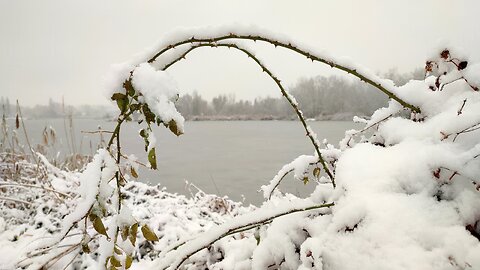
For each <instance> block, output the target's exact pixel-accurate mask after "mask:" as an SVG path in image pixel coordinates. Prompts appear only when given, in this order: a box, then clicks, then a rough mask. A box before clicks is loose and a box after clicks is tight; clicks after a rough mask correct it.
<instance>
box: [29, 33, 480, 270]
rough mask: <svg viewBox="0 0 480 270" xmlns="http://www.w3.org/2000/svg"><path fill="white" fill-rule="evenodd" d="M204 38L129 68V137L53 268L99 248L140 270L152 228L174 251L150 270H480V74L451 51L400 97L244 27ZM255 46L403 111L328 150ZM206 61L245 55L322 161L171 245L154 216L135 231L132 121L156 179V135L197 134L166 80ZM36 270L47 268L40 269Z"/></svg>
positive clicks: (94, 169) (165, 48)
mask: <svg viewBox="0 0 480 270" xmlns="http://www.w3.org/2000/svg"><path fill="white" fill-rule="evenodd" d="M194 33H195V35H193V36H192V34H191V32H188V33H187V32H185V33H176V34H175V35H174V36H172V37H167V38H165V39H163V40H162V42H161V43H160V44H158V45H157V46H155V47H154V48H152V49H151V50H148V51H146V52H145V53H144V54H142V55H139V56H138V57H137V59H134V60H133V61H131V62H129V63H126V64H123V65H119V66H117V67H116V68H115V72H114V73H113V74H112V76H111V77H110V79H109V87H110V88H111V89H112V92H111V94H112V95H111V97H112V99H113V100H115V101H116V102H117V104H118V107H119V110H120V115H119V118H118V125H117V127H116V128H115V130H114V131H113V133H112V137H111V139H110V142H109V143H108V147H107V149H102V150H100V151H99V152H98V153H97V155H96V156H95V157H94V159H93V161H92V162H91V163H90V164H89V165H88V166H87V167H86V169H85V170H84V172H83V173H82V175H81V176H80V185H81V186H80V190H79V193H80V195H81V196H80V198H79V199H78V203H77V204H76V206H75V209H74V210H73V211H72V212H71V213H69V214H68V215H67V216H66V217H65V218H63V221H62V229H61V231H60V232H59V233H58V234H57V235H56V237H55V238H54V239H51V240H49V241H44V243H42V245H40V246H39V247H38V248H40V249H39V251H37V253H38V252H40V253H41V254H43V255H44V256H47V257H48V256H49V252H48V251H49V250H51V249H52V248H54V247H57V248H58V247H59V246H60V245H65V242H67V244H70V245H72V243H75V241H76V243H80V244H77V245H76V246H75V248H72V250H69V252H70V253H72V254H75V253H77V254H78V252H79V251H80V250H83V252H84V253H88V252H89V251H90V250H92V248H95V249H96V252H95V254H93V255H92V257H91V258H92V260H95V261H97V264H98V265H99V267H100V268H104V267H108V268H111V269H124V268H129V267H130V265H131V263H132V260H133V259H134V254H135V252H134V250H135V248H137V247H138V242H136V241H135V240H136V237H137V229H138V227H139V226H140V227H142V233H143V236H144V237H145V239H146V240H149V241H151V242H153V243H158V242H162V241H164V239H170V241H166V242H167V243H166V244H164V245H162V250H160V251H161V252H160V253H152V254H154V255H153V256H151V255H147V256H145V257H141V258H139V257H136V258H135V259H136V260H139V262H138V263H136V264H134V265H133V266H132V267H133V268H136V267H138V269H167V268H168V269H177V268H183V269H205V268H207V269H268V268H271V269H277V268H278V269H330V270H332V269H334V270H335V269H479V268H480V257H479V256H478V254H480V242H479V239H480V225H479V220H480V207H479V206H480V194H479V191H478V187H479V184H480V183H479V182H478V178H479V177H480V160H479V159H478V157H479V156H480V140H479V138H480V137H479V132H480V131H479V130H480V97H479V93H478V85H480V64H475V63H470V62H469V60H468V59H467V58H466V57H461V56H459V52H455V51H451V50H449V49H446V48H442V50H441V51H440V52H438V53H435V55H434V56H433V57H432V58H431V59H428V61H427V64H426V67H425V71H426V76H425V79H424V80H421V81H410V82H409V83H407V84H406V85H404V86H402V87H397V86H395V85H394V84H393V82H392V81H389V80H384V79H381V78H379V77H377V76H376V75H375V74H374V73H372V72H370V71H369V70H367V69H365V68H363V67H361V66H360V65H357V64H354V63H352V62H351V61H349V60H348V59H336V58H334V57H332V56H330V55H328V54H326V53H324V52H319V51H316V50H315V49H312V48H307V47H306V46H304V45H298V44H296V43H295V42H293V41H290V40H288V39H286V38H284V37H281V36H277V35H273V34H269V33H266V32H265V31H260V30H256V29H252V28H248V29H242V28H238V27H237V28H233V29H216V30H213V31H212V30H211V29H207V30H198V31H195V32H194ZM248 41H252V43H253V42H255V41H257V42H266V43H270V44H272V45H274V46H275V47H281V48H284V49H287V50H290V51H293V52H295V53H298V54H299V55H302V56H304V57H306V58H308V59H309V60H311V61H315V62H321V63H324V64H327V65H330V66H331V67H333V68H337V69H339V70H342V71H345V72H346V73H348V74H350V75H353V76H356V77H358V78H359V79H360V80H363V81H365V82H366V83H368V84H370V85H372V86H374V87H375V88H376V89H378V90H379V91H381V92H383V93H384V94H386V95H387V96H388V97H389V98H390V102H389V105H388V107H385V108H381V109H379V110H377V111H376V112H375V113H374V114H373V115H372V116H371V118H369V119H362V118H358V117H356V118H355V119H354V121H356V122H360V123H364V124H365V127H364V128H363V129H361V130H350V131H347V132H346V135H345V138H344V139H343V140H342V141H341V142H340V144H339V145H338V146H334V145H330V144H328V143H325V144H324V145H326V146H325V147H324V148H321V145H322V144H321V143H320V142H319V140H318V139H317V135H316V134H315V133H314V132H313V131H312V130H311V129H310V127H309V126H308V125H307V122H306V121H305V119H304V117H303V115H302V112H301V110H300V109H301V108H299V106H298V104H297V102H296V101H295V98H294V97H293V96H291V95H290V94H289V92H288V91H287V89H286V88H285V87H284V85H283V84H282V82H281V80H280V79H279V78H277V77H276V76H275V75H274V74H273V73H272V71H271V70H270V69H269V68H268V67H267V66H266V65H265V64H264V63H263V62H262V61H261V60H260V59H259V58H258V57H257V56H256V55H255V54H254V53H253V52H252V50H251V48H249V47H246V42H248ZM204 47H211V48H227V49H232V50H237V51H239V52H241V53H244V54H245V55H246V56H248V57H249V58H250V59H252V61H254V62H255V63H256V64H257V65H258V66H259V67H260V69H261V70H262V71H263V72H265V73H266V75H267V76H269V78H271V79H272V81H273V82H274V83H275V84H276V85H277V86H278V88H279V90H280V91H281V93H282V94H283V96H284V97H285V98H286V99H287V101H288V102H289V104H290V105H291V106H292V108H293V110H294V111H295V113H296V114H297V116H298V118H299V120H300V121H301V122H302V124H303V127H304V129H305V133H306V135H307V137H308V139H309V140H310V141H311V143H312V145H313V150H314V153H313V154H311V155H303V156H300V157H298V158H296V159H295V160H294V161H292V162H291V163H290V164H287V165H285V166H284V167H283V168H281V170H280V171H279V173H278V174H277V175H276V176H275V177H273V179H272V181H271V182H270V183H266V184H265V185H264V186H262V187H261V190H262V191H263V193H264V196H265V202H264V203H263V204H262V206H261V207H259V208H258V209H256V210H254V211H251V212H249V213H243V214H242V215H239V216H236V217H234V218H232V219H229V220H227V221H225V222H224V223H222V224H219V225H217V226H213V227H211V228H209V229H208V230H206V232H205V233H201V234H198V235H197V236H194V237H192V236H191V235H177V236H176V237H175V236H173V237H172V235H167V234H163V235H161V239H159V238H158V236H157V235H156V233H155V232H156V231H155V230H152V229H151V228H150V226H148V225H147V223H149V221H148V218H149V216H148V215H145V216H141V217H139V216H137V217H136V218H134V217H133V216H134V215H132V206H129V205H128V200H127V197H128V196H127V195H128V189H129V185H130V184H129V183H128V181H129V180H130V179H131V178H132V177H133V178H135V177H136V176H137V173H136V171H137V168H136V166H138V164H140V162H139V161H137V159H136V158H133V157H129V156H126V155H124V154H123V153H121V151H120V150H121V146H120V143H119V142H120V140H119V138H120V129H121V124H122V123H123V122H124V121H129V120H131V116H132V114H137V116H141V117H142V120H141V121H140V122H139V123H140V124H143V125H146V127H145V128H144V129H142V130H141V132H140V136H141V137H143V139H144V140H145V150H146V152H147V153H148V155H147V156H148V161H149V163H150V167H151V168H155V167H156V157H155V141H156V140H155V137H154V135H153V133H152V132H151V124H152V123H154V124H163V125H165V126H166V127H168V128H169V129H170V130H171V131H172V132H174V133H175V134H177V135H180V134H181V133H183V131H184V128H183V121H184V120H183V117H182V116H181V115H180V114H179V113H178V112H177V110H176V109H175V107H174V103H173V102H174V100H175V98H176V97H177V96H178V93H177V89H176V86H175V84H174V82H172V80H171V79H170V78H169V76H168V73H167V71H166V70H167V69H168V68H169V67H170V66H172V65H174V64H175V63H177V62H179V61H181V60H182V59H184V58H185V57H186V56H187V55H188V54H189V53H190V52H191V51H194V50H196V49H198V48H204ZM290 172H294V174H295V178H296V179H298V180H300V181H316V183H317V185H316V188H315V190H312V193H311V195H310V196H308V197H306V198H297V197H295V196H293V195H291V194H284V193H282V192H281V190H280V187H281V181H282V180H283V179H284V176H285V175H286V174H288V173H290ZM300 183H301V182H300ZM131 196H136V195H133V194H131ZM219 205H222V203H220V204H218V205H217V207H218V206H219ZM214 209H215V207H214ZM186 213H187V214H188V211H187V212H186ZM157 225H158V224H157ZM162 226H163V225H162ZM164 226H166V225H164ZM92 227H93V229H92ZM72 230H75V231H76V232H77V234H76V237H74V236H72ZM78 231H80V232H81V233H80V234H78ZM95 231H96V232H95ZM199 231H202V230H199ZM97 240H98V241H97ZM147 243H148V242H147ZM97 247H98V249H97ZM154 247H155V246H154V244H150V247H148V248H147V249H150V248H154ZM157 254H158V255H157ZM150 259H152V260H151V261H150ZM28 260H30V262H31V263H32V264H30V266H31V265H35V264H34V258H28Z"/></svg>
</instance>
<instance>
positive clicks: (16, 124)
mask: <svg viewBox="0 0 480 270" xmlns="http://www.w3.org/2000/svg"><path fill="white" fill-rule="evenodd" d="M15 127H16V128H17V129H19V128H20V119H19V118H18V113H17V116H16V117H15Z"/></svg>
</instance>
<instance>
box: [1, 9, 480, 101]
mask: <svg viewBox="0 0 480 270" xmlns="http://www.w3.org/2000/svg"><path fill="white" fill-rule="evenodd" d="M479 10H480V1H478V0H471V1H467V0H465V1H461V0H457V1H448V0H425V1H422V0H416V1H415V0H392V1H390V0H383V1H381V0H378V1H373V0H361V1H360V0H350V1H346V0H345V1H343V0H316V1H291V0H290V1H283V0H268V1H260V0H257V1H246V0H243V1H226V0H218V1H200V0H197V1H182V0H175V1H160V0H156V1H138V0H130V1H126V0H100V1H99V0H82V1H73V0H41V1H39V0H31V1H23V0H0V74H1V76H0V96H6V97H9V98H10V100H11V101H13V100H15V99H19V100H20V102H21V103H22V104H24V105H32V104H37V103H43V104H45V103H46V102H47V101H48V98H49V97H52V98H53V99H55V100H60V99H61V97H62V96H64V98H65V101H66V103H67V104H106V103H107V102H108V100H107V99H106V98H105V97H104V95H103V90H102V85H103V83H102V81H103V76H104V75H105V74H106V72H107V70H108V68H109V66H110V64H112V63H118V62H123V61H125V60H127V59H129V57H130V56H131V55H133V54H135V53H136V52H138V51H140V50H142V49H143V48H144V47H149V46H150V45H152V44H154V43H155V41H156V40H158V39H159V38H161V37H162V35H163V34H165V33H167V32H170V31H172V30H174V29H175V28H176V27H198V26H205V25H222V24H231V23H242V24H246V25H250V24H255V25H258V26H260V27H262V28H266V29H269V30H271V31H275V32H280V33H283V34H285V35H288V36H291V37H292V38H295V39H297V40H298V41H300V42H301V43H306V44H309V45H310V46H316V47H318V48H319V49H325V50H328V51H329V52H331V53H332V54H333V55H336V56H348V57H349V58H351V59H353V60H354V61H356V62H358V63H361V64H362V65H364V66H367V67H369V68H371V69H373V70H375V71H387V70H388V69H389V68H392V67H397V68H398V69H399V70H400V71H411V70H413V69H414V68H417V67H422V66H423V62H424V59H425V58H426V56H428V55H431V53H432V48H436V47H437V46H438V44H439V42H440V41H447V42H449V43H450V44H453V45H455V46H458V47H462V48H463V49H464V51H465V52H466V53H468V54H470V55H471V57H472V58H473V59H476V60H479V59H480V50H479V48H480V23H479V22H478V18H479V17H478V16H479V15H478V12H479ZM257 55H259V56H261V58H262V59H264V60H265V63H266V64H267V65H268V66H270V67H271V68H272V70H274V71H275V73H276V74H277V75H278V76H279V77H280V78H281V79H282V80H283V81H285V82H287V85H293V84H294V83H295V82H296V81H297V80H298V78H300V77H309V76H315V75H320V74H328V73H330V71H329V69H326V68H324V67H322V66H321V65H320V64H310V63H308V62H307V61H306V60H305V59H304V58H300V57H297V56H293V55H291V54H289V53H285V52H284V51H282V50H274V49H273V47H267V49H265V48H263V49H262V48H261V49H260V50H257ZM171 74H172V75H173V76H174V77H175V78H176V80H177V81H178V83H179V85H180V86H181V88H182V92H184V93H187V92H192V91H194V90H197V91H198V92H199V93H200V94H202V95H203V96H204V97H206V98H211V97H213V96H216V95H218V94H220V93H234V94H235V96H236V97H237V99H253V98H254V97H256V96H267V95H270V96H279V95H278V93H277V91H278V90H277V89H276V88H275V86H274V85H273V83H272V82H271V81H270V80H269V78H267V77H265V76H264V74H262V73H261V72H258V69H257V67H256V66H255V65H254V64H252V63H250V62H249V60H248V59H247V58H245V57H244V56H243V55H240V54H238V53H232V52H230V53H229V52H228V51H221V50H213V49H203V50H199V51H197V52H196V53H193V54H192V55H191V56H190V57H189V58H188V59H187V61H184V62H183V63H180V64H179V65H178V66H176V67H174V68H172V69H171Z"/></svg>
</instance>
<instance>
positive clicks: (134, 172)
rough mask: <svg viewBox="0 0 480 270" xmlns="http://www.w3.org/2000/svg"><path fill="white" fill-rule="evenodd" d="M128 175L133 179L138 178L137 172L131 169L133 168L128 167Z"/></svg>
mask: <svg viewBox="0 0 480 270" xmlns="http://www.w3.org/2000/svg"><path fill="white" fill-rule="evenodd" d="M130 174H131V175H132V176H133V177H135V178H138V174H137V171H135V168H133V167H130Z"/></svg>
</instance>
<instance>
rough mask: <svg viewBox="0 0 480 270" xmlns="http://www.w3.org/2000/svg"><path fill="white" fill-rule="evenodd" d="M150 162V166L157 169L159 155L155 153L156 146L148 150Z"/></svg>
mask: <svg viewBox="0 0 480 270" xmlns="http://www.w3.org/2000/svg"><path fill="white" fill-rule="evenodd" d="M148 162H150V167H151V168H152V169H154V170H156V169H157V156H156V154H155V147H153V148H152V149H150V151H149V152H148Z"/></svg>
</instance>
